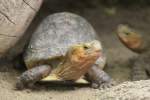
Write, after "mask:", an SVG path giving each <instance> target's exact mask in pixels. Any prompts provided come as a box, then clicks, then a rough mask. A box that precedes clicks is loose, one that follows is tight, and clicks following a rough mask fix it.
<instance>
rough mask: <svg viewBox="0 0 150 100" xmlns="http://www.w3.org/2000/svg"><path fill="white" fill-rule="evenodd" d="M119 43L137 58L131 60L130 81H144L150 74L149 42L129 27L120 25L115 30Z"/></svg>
mask: <svg viewBox="0 0 150 100" xmlns="http://www.w3.org/2000/svg"><path fill="white" fill-rule="evenodd" d="M117 34H118V37H119V39H120V40H121V42H122V43H123V44H124V45H125V46H126V47H127V48H129V49H130V50H132V51H133V52H135V53H137V54H138V56H137V57H136V58H135V59H134V60H132V61H133V65H132V80H133V81H137V80H146V79H148V78H149V76H148V74H150V60H149V59H150V40H149V39H148V38H147V37H146V36H144V35H143V34H142V33H141V32H138V31H136V30H135V29H134V28H132V27H129V25H124V24H121V25H119V26H118V28H117Z"/></svg>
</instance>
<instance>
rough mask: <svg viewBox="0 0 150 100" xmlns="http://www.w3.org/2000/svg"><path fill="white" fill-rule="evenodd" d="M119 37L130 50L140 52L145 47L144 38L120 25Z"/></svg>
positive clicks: (118, 29)
mask: <svg viewBox="0 0 150 100" xmlns="http://www.w3.org/2000/svg"><path fill="white" fill-rule="evenodd" d="M117 35H118V37H119V39H120V40H121V42H122V43H123V44H124V45H125V46H127V47H128V48H129V49H131V50H133V51H135V52H140V50H141V48H142V45H143V41H142V36H141V35H140V34H138V33H137V32H135V31H134V30H132V29H131V28H129V27H128V26H126V25H119V26H118V28H117Z"/></svg>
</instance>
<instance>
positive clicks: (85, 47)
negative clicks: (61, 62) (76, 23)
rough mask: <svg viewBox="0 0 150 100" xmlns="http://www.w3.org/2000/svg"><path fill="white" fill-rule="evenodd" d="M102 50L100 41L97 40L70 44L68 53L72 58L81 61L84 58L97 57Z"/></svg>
mask: <svg viewBox="0 0 150 100" xmlns="http://www.w3.org/2000/svg"><path fill="white" fill-rule="evenodd" d="M101 51H102V46H101V43H100V42H99V41H97V40H94V41H92V42H88V43H81V44H76V45H73V46H71V48H70V50H69V52H68V54H69V56H70V57H71V59H72V60H75V61H82V60H84V59H86V60H90V59H93V60H94V59H98V58H99V56H100V54H101Z"/></svg>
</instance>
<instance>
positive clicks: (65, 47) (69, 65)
mask: <svg viewBox="0 0 150 100" xmlns="http://www.w3.org/2000/svg"><path fill="white" fill-rule="evenodd" d="M97 37H98V36H97V34H96V32H95V30H94V29H93V27H92V26H91V25H90V24H89V23H88V21H86V20H85V19H84V18H83V17H81V16H79V15H76V14H73V13H69V12H60V13H55V14H52V15H49V16H47V17H46V18H45V19H44V20H43V21H42V22H41V24H40V25H39V27H38V28H37V30H36V31H35V32H34V33H33V35H32V37H31V40H30V42H29V44H28V46H27V48H26V50H25V53H24V56H23V59H24V62H25V65H26V67H27V69H28V70H27V71H25V72H24V73H23V74H22V75H21V76H20V77H19V78H18V81H17V83H16V87H17V88H18V89H23V88H24V87H27V88H28V87H32V86H33V85H34V83H36V82H37V81H63V82H65V83H67V82H77V81H78V80H80V79H85V80H87V81H88V82H89V83H90V84H91V86H92V87H93V88H102V87H110V86H112V85H114V83H115V82H114V81H113V80H112V78H111V77H110V76H109V75H108V74H107V73H106V72H104V71H103V70H102V68H103V67H104V65H105V61H106V59H105V56H104V53H103V50H102V46H101V43H100V41H99V40H98V38H97ZM96 48H97V49H96ZM97 50H98V51H99V53H100V54H99V53H98V51H97ZM88 53H89V54H88ZM85 54H86V55H87V56H86V57H85V58H86V60H85V59H84V56H85ZM92 55H94V56H92ZM88 56H89V58H88ZM72 58H73V59H72ZM73 60H75V61H73ZM76 70H77V71H76ZM56 73H57V74H56ZM85 80H84V81H83V80H82V81H80V82H81V83H82V82H83V83H84V82H85Z"/></svg>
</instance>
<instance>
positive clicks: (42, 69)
mask: <svg viewBox="0 0 150 100" xmlns="http://www.w3.org/2000/svg"><path fill="white" fill-rule="evenodd" d="M50 72H51V66H49V65H40V66H37V67H34V68H32V69H29V70H27V71H25V72H24V73H23V74H22V75H21V76H20V77H19V78H18V80H17V83H16V88H17V89H19V90H22V89H24V88H32V86H33V85H34V83H36V82H37V81H40V80H41V79H43V78H44V77H46V76H48V75H49V74H50Z"/></svg>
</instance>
